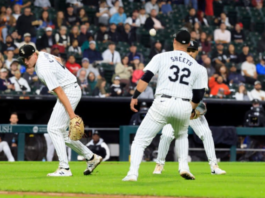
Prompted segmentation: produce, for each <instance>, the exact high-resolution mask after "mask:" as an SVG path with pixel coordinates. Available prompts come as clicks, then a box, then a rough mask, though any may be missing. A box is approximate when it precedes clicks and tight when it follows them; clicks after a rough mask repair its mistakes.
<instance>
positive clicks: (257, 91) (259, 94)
mask: <svg viewBox="0 0 265 198" xmlns="http://www.w3.org/2000/svg"><path fill="white" fill-rule="evenodd" d="M254 85H255V86H254V89H253V90H252V91H251V92H250V95H251V98H252V99H258V100H261V101H264V100H265V91H262V90H261V89H262V86H261V83H260V81H255V83H254Z"/></svg>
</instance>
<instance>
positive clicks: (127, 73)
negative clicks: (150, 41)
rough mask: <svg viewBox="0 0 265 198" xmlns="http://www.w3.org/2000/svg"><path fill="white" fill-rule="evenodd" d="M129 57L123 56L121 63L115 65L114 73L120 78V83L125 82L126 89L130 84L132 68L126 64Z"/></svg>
mask: <svg viewBox="0 0 265 198" xmlns="http://www.w3.org/2000/svg"><path fill="white" fill-rule="evenodd" d="M128 64H129V58H128V56H124V57H123V59H122V62H121V63H118V64H117V65H116V67H115V74H116V76H119V77H120V78H121V80H120V82H121V84H125V86H126V90H127V91H128V89H129V85H130V78H131V76H132V72H133V68H132V67H131V66H129V65H128Z"/></svg>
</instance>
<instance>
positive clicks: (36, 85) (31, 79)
mask: <svg viewBox="0 0 265 198" xmlns="http://www.w3.org/2000/svg"><path fill="white" fill-rule="evenodd" d="M23 78H24V79H25V80H26V81H27V83H28V85H29V86H30V87H31V89H33V90H36V89H40V86H41V83H40V80H39V78H38V76H37V75H36V73H34V67H28V68H27V70H26V72H25V73H24V74H23Z"/></svg>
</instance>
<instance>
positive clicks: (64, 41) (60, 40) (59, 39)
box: [55, 26, 70, 47]
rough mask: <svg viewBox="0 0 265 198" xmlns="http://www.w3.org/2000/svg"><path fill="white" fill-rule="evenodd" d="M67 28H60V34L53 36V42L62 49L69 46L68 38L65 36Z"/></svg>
mask: <svg viewBox="0 0 265 198" xmlns="http://www.w3.org/2000/svg"><path fill="white" fill-rule="evenodd" d="M66 31H67V28H66V27H65V26H61V28H60V32H59V33H56V34H55V42H56V43H57V44H58V45H60V46H63V47H67V46H68V45H70V38H69V36H67V35H66Z"/></svg>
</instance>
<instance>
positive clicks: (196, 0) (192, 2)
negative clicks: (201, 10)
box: [184, 0, 198, 10]
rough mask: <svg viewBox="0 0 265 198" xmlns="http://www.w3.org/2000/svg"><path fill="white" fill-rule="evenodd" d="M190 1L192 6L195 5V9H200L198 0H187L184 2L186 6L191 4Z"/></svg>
mask: <svg viewBox="0 0 265 198" xmlns="http://www.w3.org/2000/svg"><path fill="white" fill-rule="evenodd" d="M190 3H191V5H192V7H193V8H194V9H195V10H197V9H198V0H185V1H184V4H185V5H186V6H189V5H190Z"/></svg>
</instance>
